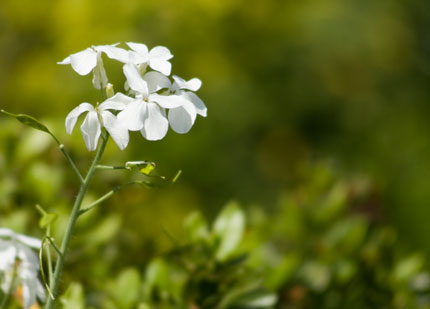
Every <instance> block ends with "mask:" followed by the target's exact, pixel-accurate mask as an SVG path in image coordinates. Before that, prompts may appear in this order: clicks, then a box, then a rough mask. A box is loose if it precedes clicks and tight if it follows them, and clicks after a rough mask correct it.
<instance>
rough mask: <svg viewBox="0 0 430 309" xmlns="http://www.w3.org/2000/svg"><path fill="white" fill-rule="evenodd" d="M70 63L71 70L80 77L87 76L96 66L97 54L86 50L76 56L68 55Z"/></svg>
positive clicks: (91, 50) (88, 49)
mask: <svg viewBox="0 0 430 309" xmlns="http://www.w3.org/2000/svg"><path fill="white" fill-rule="evenodd" d="M70 63H71V64H72V68H73V70H75V71H76V72H77V73H78V74H80V75H87V74H88V73H90V72H91V71H92V70H93V69H94V68H95V66H96V65H97V52H95V51H94V50H93V49H91V48H87V49H85V50H83V51H80V52H78V53H76V54H72V55H70Z"/></svg>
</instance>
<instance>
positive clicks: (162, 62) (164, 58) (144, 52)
mask: <svg viewBox="0 0 430 309" xmlns="http://www.w3.org/2000/svg"><path fill="white" fill-rule="evenodd" d="M127 45H128V46H129V47H130V48H131V49H132V50H133V51H134V52H135V53H136V54H137V56H138V57H136V54H134V53H131V56H130V59H133V60H132V63H134V64H138V65H143V66H146V65H149V67H150V68H151V69H153V70H155V71H158V72H160V73H163V74H164V75H166V76H169V75H170V72H171V70H172V64H171V63H170V62H169V60H170V59H172V58H173V55H172V54H171V53H170V50H169V49H168V48H167V47H164V46H155V47H154V48H152V49H151V50H150V51H148V47H147V46H146V45H145V44H141V43H131V42H128V43H127ZM119 61H121V60H119ZM124 63H127V61H124Z"/></svg>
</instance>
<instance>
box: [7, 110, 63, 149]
mask: <svg viewBox="0 0 430 309" xmlns="http://www.w3.org/2000/svg"><path fill="white" fill-rule="evenodd" d="M0 112H2V113H3V114H5V115H8V116H10V117H14V118H15V119H16V120H18V121H19V122H21V123H23V124H25V125H27V126H29V127H32V128H33V129H36V130H39V131H42V132H46V133H48V134H49V135H51V136H52V137H53V138H54V140H55V141H56V142H57V144H60V142H59V141H58V139H57V138H56V137H55V135H54V134H52V132H51V131H49V129H48V127H47V126H45V125H44V124H43V123H41V122H40V121H39V120H37V119H36V118H34V117H32V116H29V115H25V114H13V113H9V112H7V111H5V110H4V109H2V110H0Z"/></svg>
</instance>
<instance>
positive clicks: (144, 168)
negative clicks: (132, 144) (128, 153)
mask: <svg viewBox="0 0 430 309" xmlns="http://www.w3.org/2000/svg"><path fill="white" fill-rule="evenodd" d="M134 167H136V168H138V169H139V171H140V172H141V173H142V174H144V175H146V176H158V177H161V178H163V179H164V178H165V177H164V176H160V175H158V174H156V173H155V163H154V162H150V161H128V162H126V163H125V168H126V169H128V170H131V169H132V168H134Z"/></svg>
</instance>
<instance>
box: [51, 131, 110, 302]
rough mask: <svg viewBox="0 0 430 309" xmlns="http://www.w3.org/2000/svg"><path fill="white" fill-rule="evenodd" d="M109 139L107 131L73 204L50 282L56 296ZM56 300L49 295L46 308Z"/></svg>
mask: <svg viewBox="0 0 430 309" xmlns="http://www.w3.org/2000/svg"><path fill="white" fill-rule="evenodd" d="M108 139H109V135H108V134H107V132H106V136H102V142H101V145H100V147H99V149H98V150H97V154H96V156H95V158H94V161H93V162H92V164H91V167H90V169H89V171H88V173H87V175H86V177H85V179H84V181H83V183H82V184H81V188H80V190H79V193H78V196H77V197H76V200H75V203H74V204H73V209H72V213H71V214H70V217H69V222H68V223H67V227H66V232H65V234H64V238H63V241H62V243H61V248H60V251H61V254H59V255H58V259H57V263H56V264H55V270H54V275H53V281H52V282H51V283H50V289H51V291H52V294H53V295H54V296H56V295H57V292H58V286H59V283H60V277H61V273H62V271H63V268H64V260H65V258H66V251H67V249H68V247H69V243H70V239H71V237H72V234H73V229H74V227H75V224H76V221H77V219H78V217H79V214H80V208H81V204H82V201H83V199H84V196H85V193H86V192H87V190H88V185H89V184H90V182H91V179H92V178H93V176H94V172H95V171H96V165H97V163H98V162H99V161H100V159H101V157H102V155H103V152H104V150H105V148H106V144H107V141H108ZM54 302H55V300H53V299H52V298H50V297H49V298H48V301H47V303H46V306H45V309H51V308H52V306H53V305H54Z"/></svg>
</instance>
